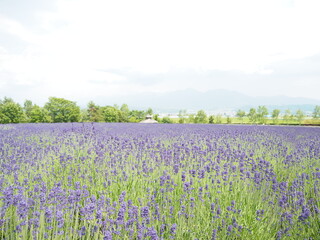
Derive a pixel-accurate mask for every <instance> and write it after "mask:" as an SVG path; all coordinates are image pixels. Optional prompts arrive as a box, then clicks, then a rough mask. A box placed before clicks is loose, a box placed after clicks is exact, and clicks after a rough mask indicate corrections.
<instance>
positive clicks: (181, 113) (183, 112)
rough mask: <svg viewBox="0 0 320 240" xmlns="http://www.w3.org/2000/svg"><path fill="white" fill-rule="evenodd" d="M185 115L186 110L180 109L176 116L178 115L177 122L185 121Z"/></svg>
mask: <svg viewBox="0 0 320 240" xmlns="http://www.w3.org/2000/svg"><path fill="white" fill-rule="evenodd" d="M186 116H187V110H180V111H179V114H178V117H179V123H186V120H187V119H186Z"/></svg>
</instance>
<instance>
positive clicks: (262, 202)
mask: <svg viewBox="0 0 320 240" xmlns="http://www.w3.org/2000/svg"><path fill="white" fill-rule="evenodd" d="M0 164H1V165H0V217H1V218H0V239H304V238H308V239H317V236H319V235H320V230H319V229H320V221H319V219H320V210H319V208H320V201H319V199H320V197H319V194H320V193H319V187H320V183H319V180H320V170H319V168H320V128H304V127H270V126H235V125H233V126H224V125H183V124H181V125H165V124H163V125H140V124H106V123H101V124H99V123H94V124H91V123H86V124H81V123H77V124H72V123H68V124H19V125H0Z"/></svg>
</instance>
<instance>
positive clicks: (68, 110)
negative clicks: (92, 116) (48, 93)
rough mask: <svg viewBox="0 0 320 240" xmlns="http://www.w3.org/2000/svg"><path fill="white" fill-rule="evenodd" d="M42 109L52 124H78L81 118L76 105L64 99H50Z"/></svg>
mask: <svg viewBox="0 0 320 240" xmlns="http://www.w3.org/2000/svg"><path fill="white" fill-rule="evenodd" d="M44 108H45V109H46V110H47V111H48V112H49V115H50V116H51V118H52V121H53V122H78V121H79V120H80V117H81V114H80V108H79V107H78V106H77V105H76V103H75V102H72V101H70V100H67V99H64V98H56V97H50V98H49V102H47V103H46V104H45V106H44Z"/></svg>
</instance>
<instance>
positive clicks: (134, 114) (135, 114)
mask: <svg viewBox="0 0 320 240" xmlns="http://www.w3.org/2000/svg"><path fill="white" fill-rule="evenodd" d="M145 118H146V113H145V112H144V111H142V110H132V111H130V114H129V119H130V122H131V121H132V119H135V120H136V122H139V121H142V120H144V119H145Z"/></svg>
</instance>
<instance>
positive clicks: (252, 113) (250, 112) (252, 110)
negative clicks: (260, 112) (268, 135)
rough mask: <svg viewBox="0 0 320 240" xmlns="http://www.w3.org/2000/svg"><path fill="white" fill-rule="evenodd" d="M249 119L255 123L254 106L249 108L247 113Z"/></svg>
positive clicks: (255, 113)
mask: <svg viewBox="0 0 320 240" xmlns="http://www.w3.org/2000/svg"><path fill="white" fill-rule="evenodd" d="M247 116H248V118H249V121H250V122H251V123H255V122H256V121H257V111H256V109H255V108H250V110H249V113H248V114H247Z"/></svg>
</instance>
